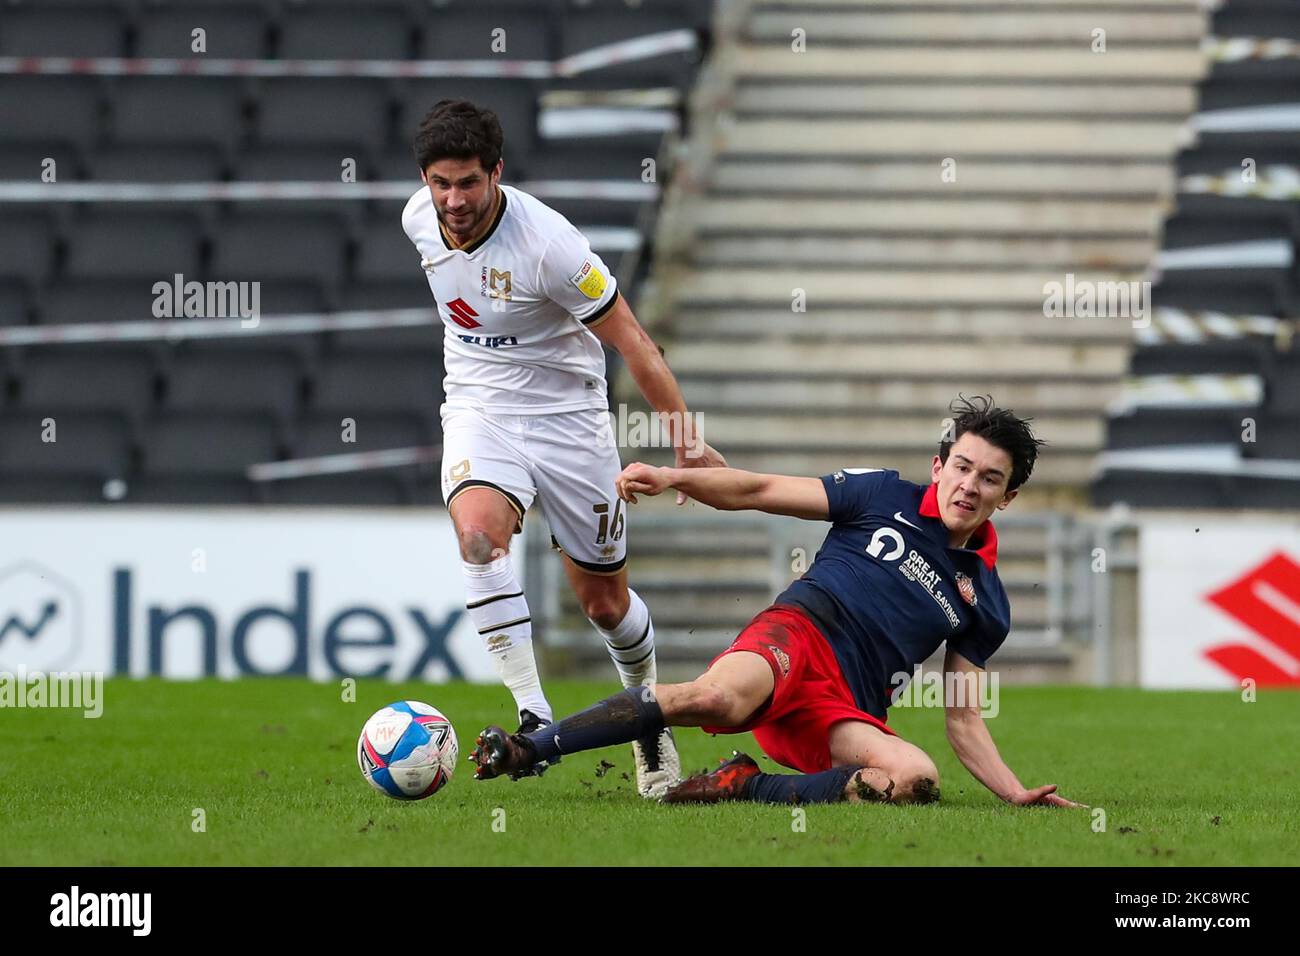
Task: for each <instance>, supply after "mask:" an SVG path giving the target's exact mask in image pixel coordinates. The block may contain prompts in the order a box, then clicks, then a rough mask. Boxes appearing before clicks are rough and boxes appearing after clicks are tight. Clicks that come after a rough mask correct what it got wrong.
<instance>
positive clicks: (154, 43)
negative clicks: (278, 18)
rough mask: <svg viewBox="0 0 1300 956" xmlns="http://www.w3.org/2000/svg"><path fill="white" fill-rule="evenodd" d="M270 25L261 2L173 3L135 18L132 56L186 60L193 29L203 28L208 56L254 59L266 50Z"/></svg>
mask: <svg viewBox="0 0 1300 956" xmlns="http://www.w3.org/2000/svg"><path fill="white" fill-rule="evenodd" d="M269 25H270V19H269V11H268V9H267V6H266V5H265V4H262V3H247V2H244V3H241V2H239V0H222V2H219V3H217V2H212V0H207V2H204V0H198V2H185V3H178V4H177V3H174V4H170V5H167V6H161V7H159V8H158V9H154V10H151V11H150V13H149V15H148V16H146V17H141V18H139V20H137V21H136V33H135V55H136V56H142V57H179V58H186V59H187V58H189V57H190V56H191V55H192V52H191V51H192V44H193V38H192V36H191V34H192V31H193V30H194V29H195V28H196V27H202V28H203V30H204V32H205V34H206V35H205V38H204V39H205V44H206V50H207V53H206V55H207V56H209V57H212V58H214V59H217V58H220V59H248V60H257V59H261V58H262V57H264V56H266V55H267V53H268V52H269V46H268V42H267V37H268V31H269Z"/></svg>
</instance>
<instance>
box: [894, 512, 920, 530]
mask: <svg viewBox="0 0 1300 956" xmlns="http://www.w3.org/2000/svg"><path fill="white" fill-rule="evenodd" d="M894 520H895V521H901V522H903V524H905V525H907V526H908V527H909V528H916V525H914V524H912V522H910V521H908V520H907V519H906V518H904V517H903V512H901V511H895V512H894ZM916 530H917V531H920V530H922V529H921V528H916Z"/></svg>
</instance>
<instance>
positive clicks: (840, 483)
mask: <svg viewBox="0 0 1300 956" xmlns="http://www.w3.org/2000/svg"><path fill="white" fill-rule="evenodd" d="M897 477H898V472H896V471H889V470H887V469H884V468H841V469H840V470H839V471H837V472H835V473H834V474H833V475H823V476H822V485H823V486H824V487H825V488H826V503H827V505H828V506H829V507H828V508H827V512H826V517H827V518H828V519H829V520H831V521H836V522H841V521H843V522H847V521H856V520H857V519H858V518H859V517H861V516H862V514H863V513H864V512H865V511H866V510H867V505H868V504H869V503H870V501H871V496H872V495H873V494H875V493H876V490H877V489H878V488H880V486H881V485H883V484H884V483H885V482H887V481H890V480H891V479H896V478H897Z"/></svg>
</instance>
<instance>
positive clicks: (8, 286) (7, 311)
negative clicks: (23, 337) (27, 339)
mask: <svg viewBox="0 0 1300 956" xmlns="http://www.w3.org/2000/svg"><path fill="white" fill-rule="evenodd" d="M31 312H32V307H31V300H30V299H29V298H28V296H27V291H26V289H24V288H23V284H22V283H21V282H18V281H17V280H15V279H4V280H0V327H3V326H14V325H26V324H27V323H28V322H29V321H30V320H31V317H32V315H31Z"/></svg>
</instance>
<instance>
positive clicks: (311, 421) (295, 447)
mask: <svg viewBox="0 0 1300 956" xmlns="http://www.w3.org/2000/svg"><path fill="white" fill-rule="evenodd" d="M344 417H347V418H351V419H352V420H353V422H354V424H355V427H354V428H353V430H352V435H353V437H354V438H355V441H352V442H345V441H343V425H342V424H341V423H342V421H343V418H344ZM432 440H433V435H432V434H431V432H430V430H429V425H428V422H427V420H426V419H425V418H424V417H422V416H420V415H413V414H409V413H376V412H367V413H360V414H357V415H349V416H340V415H337V414H325V413H321V412H316V413H313V414H311V415H309V416H307V417H306V418H304V419H303V420H302V421H300V422H298V423H297V425H296V426H295V427H294V429H293V434H292V437H291V438H290V440H289V448H290V452H291V454H292V457H294V458H315V457H318V456H321V455H345V454H350V453H352V452H362V451H386V450H388V449H390V448H414V447H419V446H423V445H428V444H430V443H431V442H432Z"/></svg>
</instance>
